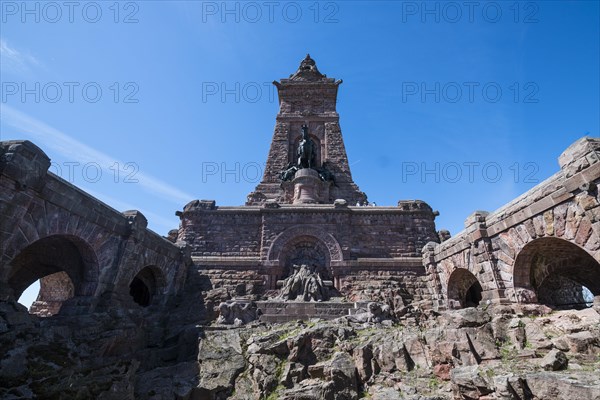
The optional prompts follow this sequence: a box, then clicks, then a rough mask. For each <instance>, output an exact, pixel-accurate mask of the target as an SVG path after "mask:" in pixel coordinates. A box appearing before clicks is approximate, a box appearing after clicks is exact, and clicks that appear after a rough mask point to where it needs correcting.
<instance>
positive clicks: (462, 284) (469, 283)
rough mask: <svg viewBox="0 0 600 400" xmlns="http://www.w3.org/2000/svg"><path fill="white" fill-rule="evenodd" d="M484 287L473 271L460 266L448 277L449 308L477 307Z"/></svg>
mask: <svg viewBox="0 0 600 400" xmlns="http://www.w3.org/2000/svg"><path fill="white" fill-rule="evenodd" d="M482 292H483V288H482V287H481V284H480V283H479V281H478V280H477V278H476V277H475V275H473V274H472V273H471V272H469V271H468V270H466V269H463V268H458V269H456V270H455V271H454V272H452V275H450V279H448V308H450V309H457V308H466V307H477V306H478V305H479V303H480V302H481V299H482Z"/></svg>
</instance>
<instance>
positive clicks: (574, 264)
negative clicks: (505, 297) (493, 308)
mask: <svg viewBox="0 0 600 400" xmlns="http://www.w3.org/2000/svg"><path fill="white" fill-rule="evenodd" d="M513 274H514V287H515V292H516V293H517V296H518V297H517V300H518V301H520V302H536V301H537V302H539V303H541V304H545V305H547V306H550V307H553V308H557V309H581V308H586V307H590V306H591V305H592V301H593V297H594V296H598V295H600V264H599V263H598V262H597V261H596V260H595V259H594V257H592V256H591V255H590V254H589V253H588V252H586V251H585V250H584V249H582V248H581V247H579V246H577V245H575V244H573V243H571V242H569V241H567V240H564V239H558V238H540V239H536V240H534V241H532V242H530V243H528V244H527V245H525V247H524V248H523V250H521V252H520V253H519V255H518V256H517V258H516V260H515V266H514V269H513Z"/></svg>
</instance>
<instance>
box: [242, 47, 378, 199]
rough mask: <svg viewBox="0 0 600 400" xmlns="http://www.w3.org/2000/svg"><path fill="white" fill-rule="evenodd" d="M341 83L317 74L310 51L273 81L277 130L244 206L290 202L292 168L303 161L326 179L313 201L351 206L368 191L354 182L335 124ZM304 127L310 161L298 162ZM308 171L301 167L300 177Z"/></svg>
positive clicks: (318, 188) (337, 117)
mask: <svg viewBox="0 0 600 400" xmlns="http://www.w3.org/2000/svg"><path fill="white" fill-rule="evenodd" d="M341 83H342V81H341V80H335V79H333V78H328V77H327V76H326V75H325V74H321V72H319V70H318V69H317V64H316V62H315V61H314V60H313V59H312V58H311V57H310V55H308V54H307V55H306V57H305V58H304V59H303V60H302V61H301V63H300V66H299V67H298V70H297V71H296V72H295V73H293V74H292V75H290V77H289V78H288V79H281V80H280V81H279V82H277V81H274V82H273V84H274V85H275V86H276V87H277V93H278V95H279V113H278V114H277V117H276V122H275V132H274V134H273V140H272V142H271V148H270V150H269V156H268V158H267V165H266V168H265V173H264V175H263V178H262V180H261V182H260V183H259V184H258V186H257V187H256V189H255V191H254V192H252V193H250V194H249V195H248V200H247V202H246V204H247V205H257V204H262V203H264V202H265V201H266V200H269V199H271V200H275V201H277V202H279V203H283V204H285V203H288V204H291V203H294V196H295V194H294V193H295V191H296V195H297V191H298V188H297V187H295V185H294V183H293V177H294V175H295V171H294V169H293V167H296V168H303V167H306V166H307V165H309V169H314V170H315V171H316V173H317V176H318V177H320V178H321V180H322V181H323V182H324V183H323V184H320V185H317V186H318V187H317V188H316V190H317V191H318V196H317V197H318V198H317V200H315V202H318V203H330V204H331V203H333V202H334V200H336V199H344V200H346V201H348V203H349V204H356V203H357V202H364V201H366V195H365V194H364V193H363V192H361V191H360V190H359V189H358V186H356V184H355V183H354V182H353V181H352V175H351V173H350V167H349V166H348V157H347V156H346V149H345V147H344V141H343V139H342V133H341V130H340V126H339V115H338V113H337V111H336V102H337V93H338V87H339V85H340V84H341ZM303 125H306V128H304V129H305V130H306V131H307V132H308V136H309V138H310V142H311V157H312V161H311V162H310V163H309V164H306V163H305V162H299V160H298V155H299V154H302V149H300V150H299V146H300V145H301V141H302V136H303V135H302V132H303V128H302V127H303ZM299 163H300V164H302V165H299ZM286 173H287V175H286ZM306 174H307V171H304V172H303V175H306ZM282 178H283V179H282ZM296 186H297V185H296Z"/></svg>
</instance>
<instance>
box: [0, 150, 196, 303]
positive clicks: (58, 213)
mask: <svg viewBox="0 0 600 400" xmlns="http://www.w3.org/2000/svg"><path fill="white" fill-rule="evenodd" d="M49 166H50V160H49V158H48V156H47V155H46V154H45V153H44V152H43V151H42V150H40V149H39V148H38V147H36V146H35V145H34V144H33V143H31V142H28V141H10V142H0V201H1V202H0V216H1V218H0V254H1V258H0V294H1V295H2V296H3V297H5V298H18V297H19V295H20V294H21V293H22V291H23V290H24V289H25V288H27V286H29V285H30V284H31V283H33V282H35V281H36V280H37V279H41V278H44V277H45V276H47V275H50V274H53V273H57V272H61V271H63V272H65V273H66V274H67V275H68V277H69V278H70V280H71V283H72V285H73V287H74V289H73V291H74V295H75V299H74V300H73V301H71V303H73V304H77V307H80V306H81V307H83V308H81V307H80V308H81V309H80V310H79V311H81V312H83V309H85V308H86V307H87V308H88V309H89V308H90V307H94V306H95V304H97V303H98V302H99V301H100V299H102V301H105V302H106V301H108V302H110V301H113V300H114V301H117V302H119V303H120V304H123V303H122V302H123V301H128V300H129V299H130V296H129V284H130V283H131V281H132V280H133V278H134V277H135V275H136V274H137V273H138V272H140V271H141V270H142V269H143V268H145V267H152V268H153V270H154V271H156V273H157V277H156V280H157V282H159V283H160V285H159V286H158V289H160V292H157V293H156V300H157V301H160V302H161V303H164V302H166V301H167V299H168V297H169V296H173V295H174V294H175V293H176V292H177V291H178V290H179V289H180V288H181V286H182V284H183V281H184V274H185V268H184V264H185V254H184V253H183V252H182V248H181V247H180V246H176V245H174V244H173V243H171V242H169V241H168V240H166V239H165V238H163V237H161V236H159V235H157V234H156V233H154V232H152V231H150V230H148V229H147V220H146V218H145V217H144V216H143V215H142V214H141V213H139V212H138V211H126V212H124V213H121V212H119V211H116V210H115V209H113V208H111V207H110V206H108V205H106V204H104V203H102V202H101V201H99V200H98V199H96V198H94V197H92V196H91V195H89V194H87V193H85V192H83V191H82V190H80V189H78V188H76V187H75V186H73V185H71V184H70V183H68V182H67V181H65V180H63V179H62V178H60V177H58V176H56V175H54V174H52V173H50V172H48V168H49ZM55 283H56V282H55ZM54 286H56V285H54ZM50 288H51V286H48V288H47V289H49V290H50ZM55 289H56V290H59V289H58V288H55ZM42 294H44V293H42ZM46 294H47V295H48V296H50V293H46ZM50 297H51V296H50ZM82 304H86V306H83V305H82ZM39 305H41V304H39ZM57 307H58V305H57V304H55V305H54V306H52V310H48V312H51V311H56V309H57ZM45 312H46V311H44V313H45Z"/></svg>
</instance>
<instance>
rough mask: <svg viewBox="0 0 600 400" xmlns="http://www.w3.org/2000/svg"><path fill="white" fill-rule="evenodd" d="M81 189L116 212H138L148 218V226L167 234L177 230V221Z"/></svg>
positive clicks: (104, 195)
mask: <svg viewBox="0 0 600 400" xmlns="http://www.w3.org/2000/svg"><path fill="white" fill-rule="evenodd" d="M81 189H82V190H84V191H85V192H87V193H89V194H91V195H92V196H94V197H96V198H97V199H100V200H101V201H103V202H105V203H106V204H108V205H109V206H110V207H112V208H115V209H117V210H121V211H126V210H139V211H140V212H141V213H142V214H144V216H145V217H146V218H148V223H149V224H153V225H155V226H159V227H161V228H163V230H164V231H165V232H168V231H169V230H170V229H173V228H177V220H176V219H169V218H165V217H164V216H162V215H159V214H156V213H153V212H152V211H148V210H147V209H144V208H140V207H137V206H134V205H132V204H130V203H127V202H124V201H121V200H119V199H116V198H114V197H111V196H108V195H106V194H104V193H100V192H97V191H95V190H92V189H90V188H88V187H83V186H82V187H81Z"/></svg>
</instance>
